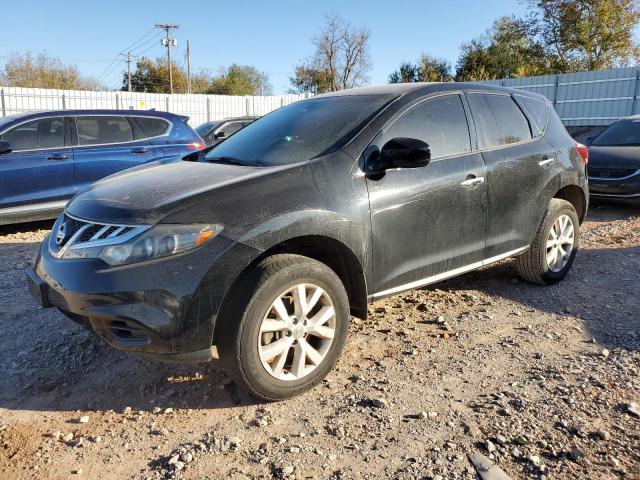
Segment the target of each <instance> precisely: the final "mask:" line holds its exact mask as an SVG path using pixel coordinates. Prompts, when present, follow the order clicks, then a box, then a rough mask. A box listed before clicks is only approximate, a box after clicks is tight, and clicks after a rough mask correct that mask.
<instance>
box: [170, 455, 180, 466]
mask: <svg viewBox="0 0 640 480" xmlns="http://www.w3.org/2000/svg"><path fill="white" fill-rule="evenodd" d="M178 460H180V455H178V454H177V453H176V454H175V455H174V456H172V457H171V458H170V459H169V461H168V462H167V465H173V464H174V463H176V462H177V461H178Z"/></svg>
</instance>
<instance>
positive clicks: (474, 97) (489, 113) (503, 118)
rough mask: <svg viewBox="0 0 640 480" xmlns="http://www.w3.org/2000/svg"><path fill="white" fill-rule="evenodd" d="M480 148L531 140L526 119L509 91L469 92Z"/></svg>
mask: <svg viewBox="0 0 640 480" xmlns="http://www.w3.org/2000/svg"><path fill="white" fill-rule="evenodd" d="M468 98H469V104H470V105H471V109H472V111H473V118H474V119H475V123H476V130H477V133H478V139H479V141H480V147H481V148H492V147H500V146H504V145H510V144H512V143H518V142H524V141H526V140H531V129H530V127H529V121H528V120H527V118H526V117H525V116H524V113H522V110H520V107H518V105H516V103H515V102H514V101H513V99H512V98H511V97H510V96H509V95H493V94H482V93H471V94H469V95H468Z"/></svg>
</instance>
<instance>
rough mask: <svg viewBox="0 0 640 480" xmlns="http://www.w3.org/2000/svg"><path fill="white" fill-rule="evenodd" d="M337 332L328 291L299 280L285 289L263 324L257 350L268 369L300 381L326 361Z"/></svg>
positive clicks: (275, 301)
mask: <svg viewBox="0 0 640 480" xmlns="http://www.w3.org/2000/svg"><path fill="white" fill-rule="evenodd" d="M335 332H336V315H335V310H334V308H333V302H332V301H331V297H330V296H329V294H328V293H327V292H325V291H324V290H323V289H322V288H321V287H318V286H317V285H313V284H305V283H299V284H298V285H296V286H294V287H291V288H289V289H287V290H285V291H284V292H282V293H281V294H280V295H278V297H277V298H276V299H275V300H274V302H273V303H272V304H271V306H270V307H269V309H268V310H267V313H266V315H265V316H264V318H263V319H262V324H261V325H260V335H259V337H258V352H259V355H260V360H261V361H262V365H263V366H264V368H265V370H266V371H267V372H268V373H269V374H271V375H273V376H274V377H275V378H277V379H279V380H287V381H290V380H299V379H301V378H303V377H305V376H306V375H308V374H310V373H311V372H313V371H314V370H315V369H316V368H317V367H318V366H319V365H320V364H321V363H322V361H323V360H324V358H325V357H326V355H327V352H329V349H330V348H331V344H332V343H333V337H334V336H335Z"/></svg>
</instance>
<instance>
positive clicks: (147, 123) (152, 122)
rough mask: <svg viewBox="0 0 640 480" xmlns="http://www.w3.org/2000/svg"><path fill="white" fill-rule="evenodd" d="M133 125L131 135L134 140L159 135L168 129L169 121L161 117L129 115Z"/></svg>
mask: <svg viewBox="0 0 640 480" xmlns="http://www.w3.org/2000/svg"><path fill="white" fill-rule="evenodd" d="M129 121H130V122H131V124H132V125H133V136H134V137H135V139H136V140H142V139H144V138H151V137H159V136H160V135H164V134H165V133H167V130H169V123H168V122H167V121H166V120H162V119H161V118H150V117H129Z"/></svg>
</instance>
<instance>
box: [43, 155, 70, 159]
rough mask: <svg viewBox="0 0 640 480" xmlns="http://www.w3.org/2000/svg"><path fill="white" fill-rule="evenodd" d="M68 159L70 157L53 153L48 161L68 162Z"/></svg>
mask: <svg viewBox="0 0 640 480" xmlns="http://www.w3.org/2000/svg"><path fill="white" fill-rule="evenodd" d="M67 158H69V157H68V156H67V155H63V154H62V153H53V154H51V155H49V156H48V157H47V160H66V159H67Z"/></svg>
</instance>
